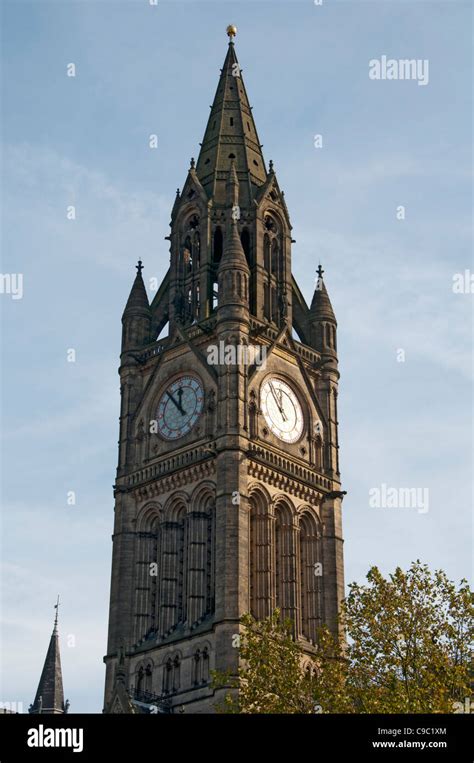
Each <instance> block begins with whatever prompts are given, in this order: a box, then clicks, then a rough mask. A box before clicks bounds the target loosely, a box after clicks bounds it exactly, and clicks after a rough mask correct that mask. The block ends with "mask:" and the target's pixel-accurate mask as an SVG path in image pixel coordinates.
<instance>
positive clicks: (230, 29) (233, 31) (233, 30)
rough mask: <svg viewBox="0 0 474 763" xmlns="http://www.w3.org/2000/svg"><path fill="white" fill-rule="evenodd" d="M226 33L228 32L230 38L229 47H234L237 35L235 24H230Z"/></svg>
mask: <svg viewBox="0 0 474 763" xmlns="http://www.w3.org/2000/svg"><path fill="white" fill-rule="evenodd" d="M226 32H227V37H228V38H229V45H233V44H234V40H233V38H234V37H235V35H236V34H237V27H236V26H234V24H229V26H228V27H227V29H226Z"/></svg>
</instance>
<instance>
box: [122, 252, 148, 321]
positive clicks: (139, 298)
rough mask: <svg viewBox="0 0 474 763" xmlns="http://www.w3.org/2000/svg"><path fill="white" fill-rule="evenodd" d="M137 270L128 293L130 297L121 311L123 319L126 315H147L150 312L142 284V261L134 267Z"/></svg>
mask: <svg viewBox="0 0 474 763" xmlns="http://www.w3.org/2000/svg"><path fill="white" fill-rule="evenodd" d="M135 267H136V269H137V275H136V276H135V280H134V282H133V286H132V288H131V291H130V295H129V297H128V300H127V304H126V305H125V310H124V311H123V317H125V316H126V315H131V314H133V315H141V314H144V315H148V314H149V311H150V305H149V302H148V295H147V293H146V289H145V284H144V283H143V278H142V270H143V265H142V261H141V260H138V265H135Z"/></svg>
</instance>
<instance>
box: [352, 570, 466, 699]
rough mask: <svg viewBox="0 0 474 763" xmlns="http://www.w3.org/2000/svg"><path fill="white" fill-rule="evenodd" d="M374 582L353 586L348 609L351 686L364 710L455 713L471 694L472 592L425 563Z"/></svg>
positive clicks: (377, 575)
mask: <svg viewBox="0 0 474 763" xmlns="http://www.w3.org/2000/svg"><path fill="white" fill-rule="evenodd" d="M367 581H368V584H367V585H358V584H357V583H352V584H351V585H350V586H349V595H348V597H347V599H346V600H345V602H344V605H343V615H342V616H343V621H344V625H345V628H346V631H347V636H348V649H347V657H348V661H349V663H348V673H347V678H348V689H349V691H350V694H351V696H352V700H353V703H354V709H355V711H356V712H364V713H442V712H445V713H450V712H453V703H454V702H456V701H460V700H463V699H464V698H465V697H468V696H470V692H471V690H470V670H471V668H472V647H473V636H474V630H473V626H474V617H473V616H474V607H473V597H472V593H471V591H470V589H469V587H468V585H467V582H466V581H465V580H462V581H461V583H460V586H459V588H458V589H456V586H455V584H454V583H452V582H451V581H449V580H448V578H447V576H446V574H445V573H444V572H443V571H442V570H437V571H435V572H434V573H431V572H430V571H429V569H428V567H427V565H423V564H421V562H420V561H416V562H414V563H412V565H411V567H410V569H409V570H408V571H407V572H404V571H403V570H401V569H400V568H399V567H397V569H396V570H395V572H394V573H393V574H391V575H389V576H388V578H384V577H383V575H382V573H381V572H380V571H379V570H378V569H377V567H372V568H371V569H370V570H369V572H368V574H367Z"/></svg>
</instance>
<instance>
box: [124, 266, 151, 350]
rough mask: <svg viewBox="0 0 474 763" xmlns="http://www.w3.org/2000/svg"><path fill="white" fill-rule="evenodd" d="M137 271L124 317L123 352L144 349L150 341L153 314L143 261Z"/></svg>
mask: <svg viewBox="0 0 474 763" xmlns="http://www.w3.org/2000/svg"><path fill="white" fill-rule="evenodd" d="M136 269H137V275H136V276H135V280H134V282H133V286H132V288H131V291H130V295H129V297H128V300H127V304H126V305H125V310H124V311H123V315H122V325H123V331H122V351H125V350H130V349H137V348H140V347H143V346H144V345H146V344H148V342H149V340H150V326H151V312H150V304H149V302H148V296H147V293H146V289H145V284H144V283H143V278H142V270H143V265H142V261H141V260H138V265H136Z"/></svg>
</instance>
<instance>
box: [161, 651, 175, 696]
mask: <svg viewBox="0 0 474 763" xmlns="http://www.w3.org/2000/svg"><path fill="white" fill-rule="evenodd" d="M172 688H173V661H172V660H171V657H168V659H167V660H166V662H165V664H164V665H163V694H169V693H170V692H171V691H172Z"/></svg>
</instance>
